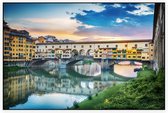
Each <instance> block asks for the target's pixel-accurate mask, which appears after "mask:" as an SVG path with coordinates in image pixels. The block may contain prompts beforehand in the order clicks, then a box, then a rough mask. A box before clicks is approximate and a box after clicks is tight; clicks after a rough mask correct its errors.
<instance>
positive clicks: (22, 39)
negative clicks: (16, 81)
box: [3, 22, 35, 61]
mask: <svg viewBox="0 0 168 113" xmlns="http://www.w3.org/2000/svg"><path fill="white" fill-rule="evenodd" d="M3 24H4V61H30V60H32V58H34V55H35V51H34V48H35V44H34V42H33V40H32V39H31V38H30V36H29V33H28V32H27V31H25V30H14V29H11V28H9V27H8V26H7V23H6V22H4V23H3Z"/></svg>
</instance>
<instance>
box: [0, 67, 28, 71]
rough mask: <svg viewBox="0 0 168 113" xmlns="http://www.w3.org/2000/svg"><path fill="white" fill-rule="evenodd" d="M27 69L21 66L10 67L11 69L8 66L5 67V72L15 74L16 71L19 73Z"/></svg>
mask: <svg viewBox="0 0 168 113" xmlns="http://www.w3.org/2000/svg"><path fill="white" fill-rule="evenodd" d="M24 68H26V67H19V66H10V67H7V66H4V67H3V70H4V72H14V71H18V70H20V69H24Z"/></svg>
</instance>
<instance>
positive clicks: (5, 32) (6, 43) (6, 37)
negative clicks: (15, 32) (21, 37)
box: [3, 21, 11, 61]
mask: <svg viewBox="0 0 168 113" xmlns="http://www.w3.org/2000/svg"><path fill="white" fill-rule="evenodd" d="M10 31H11V29H10V28H9V26H8V25H7V23H6V22H5V21H3V36H4V41H3V50H4V52H3V58H4V61H10V59H11V54H10V51H11V47H10V41H11V39H10Z"/></svg>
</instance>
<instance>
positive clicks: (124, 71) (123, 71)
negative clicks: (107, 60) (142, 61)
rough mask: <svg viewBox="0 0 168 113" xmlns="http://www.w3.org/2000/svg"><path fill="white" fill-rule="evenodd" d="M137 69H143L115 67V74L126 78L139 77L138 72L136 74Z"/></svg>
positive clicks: (137, 66) (123, 66)
mask: <svg viewBox="0 0 168 113" xmlns="http://www.w3.org/2000/svg"><path fill="white" fill-rule="evenodd" d="M135 68H142V66H139V65H118V64H116V65H114V72H115V73H117V74H119V75H123V76H126V77H137V72H134V69H135Z"/></svg>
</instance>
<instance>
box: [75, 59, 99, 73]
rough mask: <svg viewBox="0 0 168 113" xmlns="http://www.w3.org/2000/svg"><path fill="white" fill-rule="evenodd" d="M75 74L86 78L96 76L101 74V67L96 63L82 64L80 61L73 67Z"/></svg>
mask: <svg viewBox="0 0 168 113" xmlns="http://www.w3.org/2000/svg"><path fill="white" fill-rule="evenodd" d="M74 69H75V71H76V72H78V73H80V74H82V75H86V76H98V75H100V74H101V66H100V65H99V64H98V63H96V62H90V63H84V61H80V62H78V63H76V64H75V65H74Z"/></svg>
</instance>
